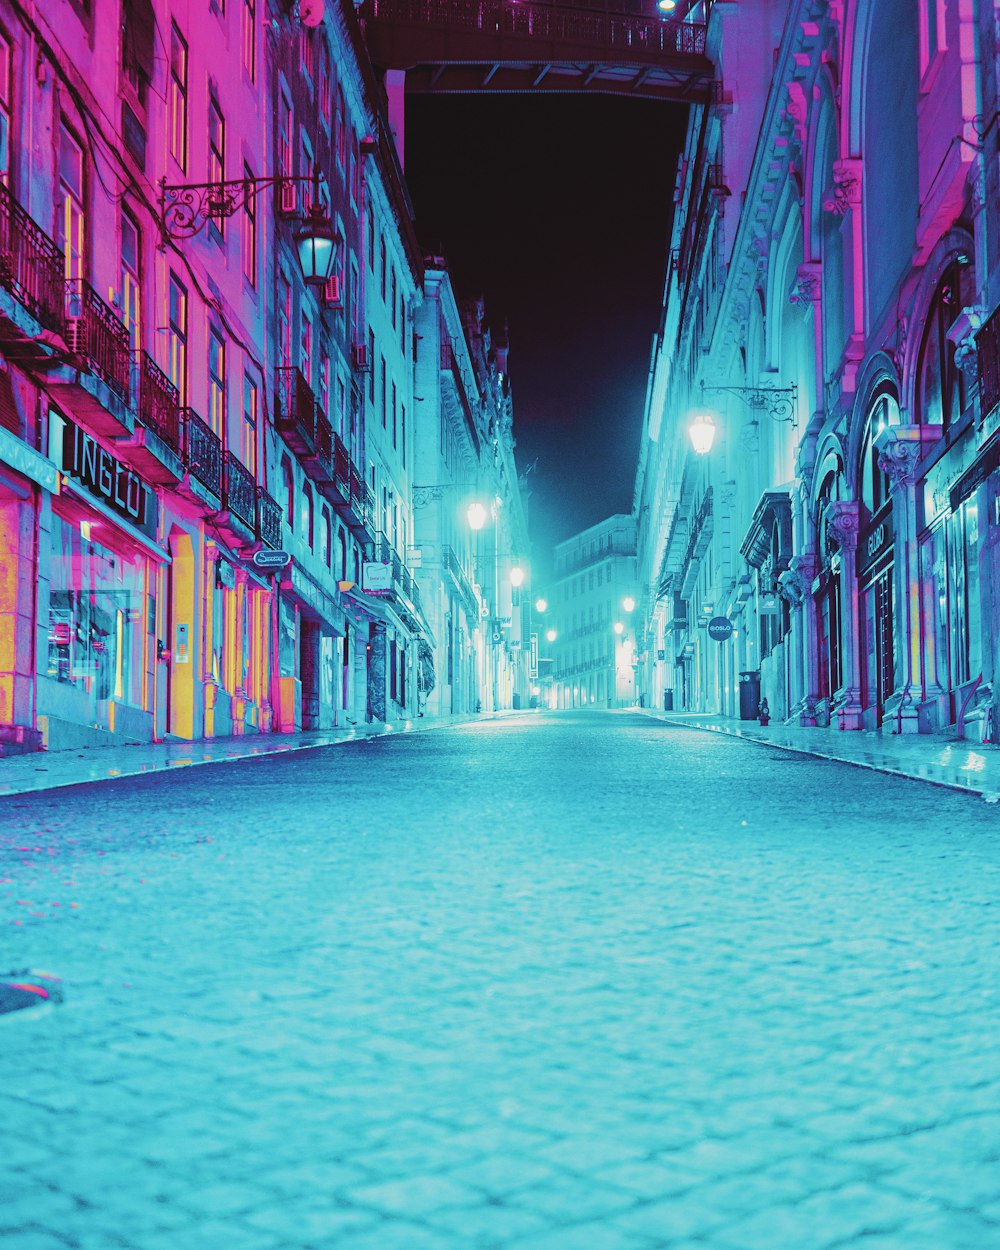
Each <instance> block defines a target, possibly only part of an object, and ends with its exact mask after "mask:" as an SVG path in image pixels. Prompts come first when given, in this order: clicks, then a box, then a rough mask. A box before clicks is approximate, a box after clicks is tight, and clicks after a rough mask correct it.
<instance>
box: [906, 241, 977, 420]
mask: <svg viewBox="0 0 1000 1250" xmlns="http://www.w3.org/2000/svg"><path fill="white" fill-rule="evenodd" d="M970 273H971V271H970V268H969V266H967V265H959V264H958V263H957V261H956V262H954V263H952V264H951V265H949V267H948V269H947V271H946V273H945V275H944V277H943V278H942V279H941V282H940V283H939V284H938V288H937V291H936V292H935V293H934V300H933V302H932V303H931V310H930V313H929V315H928V318H927V324H926V326H925V327H924V337H923V340H922V342H921V344H920V356H919V358H918V360H917V379H918V381H917V386H918V397H919V402H918V405H917V412H918V414H919V420H920V422H921V424H923V425H940V426H942V427H943V429H944V430H947V429H948V427H949V426H951V425H953V424H954V423H955V422H956V421H957V420H958V418H959V417H960V416H961V415H962V412H963V410H964V408H965V406H966V404H967V403H968V394H967V387H966V383H965V378H964V377H963V375H962V370H961V369H959V367H958V365H957V364H956V363H955V344H954V343H951V342H949V340H948V330H949V328H950V326H951V325H952V323H953V322H954V320H955V319H956V317H957V316H958V315H959V313H960V312H961V311H962V308H963V307H964V306H965V305H966V304H971V303H972V302H973V293H972V291H970V290H968V289H965V288H967V287H968V286H969V275H970Z"/></svg>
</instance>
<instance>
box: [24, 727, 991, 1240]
mask: <svg viewBox="0 0 1000 1250" xmlns="http://www.w3.org/2000/svg"><path fill="white" fill-rule="evenodd" d="M0 900H2V911H0V914H2V918H3V920H4V922H5V924H4V935H3V937H4V940H3V960H4V965H3V966H0V973H3V972H5V971H7V970H8V969H22V968H40V969H46V970H48V971H50V972H51V973H52V974H54V975H56V976H59V977H60V978H62V987H63V989H64V992H65V1002H64V1003H63V1005H61V1006H55V1007H52V1008H51V1009H50V1010H48V1011H47V1012H46V1013H45V1014H38V1015H37V1016H36V1014H35V1013H34V1012H28V1011H24V1012H20V1013H17V1014H16V1015H15V1016H11V1017H5V1018H3V1019H0V1123H2V1124H3V1134H2V1138H3V1148H2V1151H0V1244H2V1245H3V1247H4V1250H8V1247H10V1250H63V1248H65V1247H77V1248H79V1250H84V1248H87V1250H89V1248H91V1247H93V1248H94V1250H97V1248H98V1247H99V1248H100V1250H116V1248H120V1247H132V1248H134V1250H161V1248H162V1250H166V1248H167V1247H170V1250H176V1248H178V1247H181V1248H183V1250H201V1248H202V1247H209V1246H211V1247H212V1248H213V1250H216V1248H222V1250H228V1248H232V1250H278V1248H285V1250H305V1248H307V1247H309V1248H312V1247H316V1248H317V1250H319V1248H321V1247H322V1248H323V1250H326V1248H328V1247H335V1248H336V1250H470V1248H473V1247H497V1248H500V1247H502V1248H504V1250H508V1248H509V1250H657V1248H660V1250H667V1248H669V1250H695V1248H698V1250H835V1248H836V1247H841V1246H844V1247H847V1246H850V1247H855V1246H856V1247H858V1248H859V1250H925V1248H926V1250H932V1248H933V1250H1000V1027H998V1026H1000V940H998V939H1000V901H998V900H1000V822H998V817H997V809H996V807H994V806H990V805H988V804H985V803H983V802H982V801H981V800H980V799H976V798H974V797H972V796H969V795H963V794H957V793H952V792H949V791H947V790H942V789H938V788H935V787H931V786H926V785H922V784H919V783H916V782H912V781H907V780H902V779H898V778H894V777H888V776H885V775H882V774H880V773H876V772H871V771H864V770H860V769H857V768H851V767H848V766H845V765H842V764H837V763H833V762H829V761H826V760H820V759H814V758H810V757H807V756H803V755H797V754H792V753H790V752H787V751H778V750H774V749H772V748H769V747H761V746H758V745H754V744H750V743H747V742H743V741H740V740H737V739H734V738H729V737H724V736H721V735H708V734H704V733H699V732H696V731H692V730H688V729H686V728H682V727H678V726H676V725H668V724H665V723H664V722H662V721H658V720H654V719H650V718H647V717H641V716H638V715H635V716H632V715H611V714H593V713H591V714H586V715H581V716H578V717H573V716H568V715H557V716H526V717H523V718H512V719H508V720H506V721H502V722H493V723H482V724H473V725H467V726H462V727H457V728H448V729H441V730H440V731H438V732H435V733H432V734H413V735H393V736H391V737H388V738H380V739H373V740H366V741H358V742H353V743H349V744H346V745H340V746H335V747H329V748H323V749H314V750H302V751H296V752H294V753H286V754H282V755H278V756H270V757H259V758H249V759H245V760H243V761H240V762H231V763H228V764H225V765H222V766H219V767H212V768H183V769H180V770H177V771H175V772H172V773H169V774H167V775H156V776H147V777H135V778H131V779H124V780H118V781H116V782H115V783H114V784H113V785H107V784H102V785H87V786H80V787H76V788H74V789H72V790H58V791H49V792H47V793H42V794H27V795H21V796H17V797H10V798H7V799H4V800H0Z"/></svg>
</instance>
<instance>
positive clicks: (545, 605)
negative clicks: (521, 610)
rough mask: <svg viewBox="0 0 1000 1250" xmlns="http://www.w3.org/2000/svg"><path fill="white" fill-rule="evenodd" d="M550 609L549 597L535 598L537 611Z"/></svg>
mask: <svg viewBox="0 0 1000 1250" xmlns="http://www.w3.org/2000/svg"><path fill="white" fill-rule="evenodd" d="M548 610H549V601H548V599H536V600H535V611H536V612H547V611H548Z"/></svg>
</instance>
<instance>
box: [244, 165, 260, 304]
mask: <svg viewBox="0 0 1000 1250" xmlns="http://www.w3.org/2000/svg"><path fill="white" fill-rule="evenodd" d="M243 177H244V178H246V179H248V180H251V179H252V178H253V171H252V170H251V168H250V166H249V165H244V166H243ZM242 242H243V246H242V249H241V250H242V254H243V276H244V278H246V280H247V282H249V284H250V285H251V286H252V287H253V288H254V289H255V290H256V287H257V208H256V200H255V199H254V197H253V196H252V195H251V196H248V197H247V202H246V204H244V206H243V240H242Z"/></svg>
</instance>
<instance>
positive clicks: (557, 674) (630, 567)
mask: <svg viewBox="0 0 1000 1250" xmlns="http://www.w3.org/2000/svg"><path fill="white" fill-rule="evenodd" d="M554 585H555V593H554V602H553V604H552V605H551V619H552V628H553V629H555V631H556V638H555V641H554V643H553V644H552V654H553V666H552V668H553V673H552V688H553V691H554V694H555V703H556V706H558V707H561V708H573V707H631V706H633V705H634V704H635V703H637V702H638V687H637V685H636V680H635V673H636V667H637V665H638V663H639V646H640V638H639V635H638V634H637V626H638V624H639V621H640V615H639V610H638V609H639V602H638V594H637V583H636V567H635V520H634V519H633V518H632V517H631V516H627V515H617V516H612V517H609V518H608V519H607V520H606V521H601V522H600V523H599V524H597V525H592V526H590V527H589V528H588V529H585V530H583V531H582V532H581V533H579V534H576V535H574V537H572V538H568V539H567V540H566V541H565V542H562V543H559V544H558V545H557V546H556V549H555V583H554Z"/></svg>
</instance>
